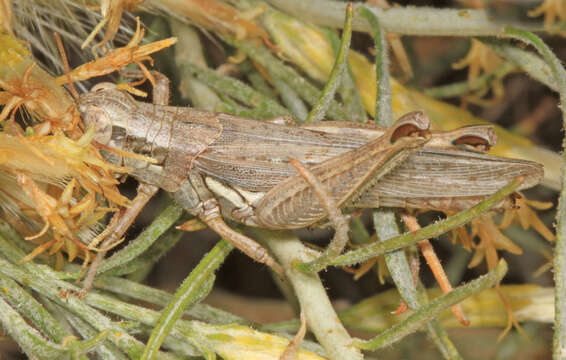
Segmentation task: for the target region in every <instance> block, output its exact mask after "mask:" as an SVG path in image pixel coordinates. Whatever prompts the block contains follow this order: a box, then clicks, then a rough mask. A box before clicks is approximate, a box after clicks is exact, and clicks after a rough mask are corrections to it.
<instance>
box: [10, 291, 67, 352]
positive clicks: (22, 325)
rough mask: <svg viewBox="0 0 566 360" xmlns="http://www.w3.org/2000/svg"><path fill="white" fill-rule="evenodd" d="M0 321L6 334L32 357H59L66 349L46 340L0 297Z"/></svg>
mask: <svg viewBox="0 0 566 360" xmlns="http://www.w3.org/2000/svg"><path fill="white" fill-rule="evenodd" d="M0 314H2V316H0V323H1V324H2V328H3V329H6V330H7V332H8V334H10V336H11V337H12V338H13V339H14V340H15V341H16V342H17V343H18V345H19V346H21V347H22V349H23V350H24V352H25V353H26V354H27V355H28V356H30V357H31V358H33V357H38V358H39V357H40V358H42V359H61V358H63V357H65V355H66V354H67V353H68V350H66V349H64V348H63V347H62V346H60V345H57V344H55V343H53V342H51V341H47V340H45V339H44V338H43V336H41V334H40V333H39V332H38V331H37V330H36V329H34V328H33V327H31V326H29V325H28V324H27V323H26V321H25V320H24V318H23V317H21V316H20V314H19V313H18V312H17V311H16V310H15V309H14V308H12V307H11V306H10V305H9V304H8V303H7V302H6V301H4V299H3V298H2V297H0Z"/></svg>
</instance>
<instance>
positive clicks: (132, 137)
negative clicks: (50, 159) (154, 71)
mask: <svg viewBox="0 0 566 360" xmlns="http://www.w3.org/2000/svg"><path fill="white" fill-rule="evenodd" d="M80 105H81V110H82V112H83V115H84V117H85V122H86V123H87V124H88V123H93V124H95V126H97V140H98V141H100V142H102V143H105V144H107V145H109V146H112V147H115V148H119V149H122V150H125V151H129V152H133V153H138V154H143V155H147V156H149V157H152V158H154V159H155V160H157V164H149V163H147V162H145V161H142V160H135V159H130V158H127V157H120V156H117V155H115V154H110V153H109V154H108V157H109V159H110V160H111V161H113V162H115V163H119V164H122V165H125V166H128V167H131V168H132V169H133V170H132V173H131V174H132V175H133V176H134V177H136V178H138V179H139V180H141V181H143V182H146V183H149V184H153V185H156V186H159V187H161V188H163V189H165V190H167V191H169V192H173V193H175V194H176V198H177V200H178V201H179V202H180V203H181V204H183V205H184V206H185V207H188V208H189V210H191V208H194V207H197V206H198V203H199V202H200V201H203V200H205V199H207V198H209V197H215V198H217V199H218V202H219V203H220V205H221V206H220V208H221V210H222V214H223V215H224V216H227V217H230V218H233V219H236V220H238V221H241V222H244V223H246V224H248V225H254V226H261V227H266V228H271V229H282V228H299V227H304V226H307V225H310V224H312V223H314V222H316V221H318V220H320V218H322V217H324V211H323V210H322V205H321V204H320V203H319V201H318V200H317V199H316V197H315V196H313V195H312V191H310V190H309V186H308V184H307V183H306V182H305V181H304V180H303V179H302V177H301V176H300V175H298V174H297V172H296V170H295V168H294V167H293V166H291V165H290V164H289V159H290V158H295V159H297V160H299V161H301V162H302V163H304V164H305V165H306V166H308V167H310V168H311V169H312V170H313V172H314V173H315V175H316V176H317V177H319V178H320V179H321V181H322V183H323V184H325V185H326V186H327V187H328V189H329V191H330V194H331V196H333V197H334V198H335V199H336V200H337V201H338V204H339V205H340V206H348V207H379V206H391V207H414V208H425V209H437V210H452V211H457V210H461V209H462V208H466V207H469V206H472V205H473V204H475V203H477V202H479V201H480V200H481V199H482V198H483V197H485V196H487V195H490V194H492V193H494V192H495V191H497V190H498V189H499V188H501V187H502V186H503V185H505V184H506V183H508V182H509V181H511V180H512V179H513V178H515V177H517V176H520V175H522V176H525V177H526V180H525V182H524V183H523V186H522V188H528V187H531V186H533V185H535V184H537V183H538V182H539V181H540V179H541V177H542V174H543V172H542V167H541V166H540V165H539V164H536V163H533V162H529V161H523V160H513V159H504V158H497V157H492V156H487V155H483V154H480V153H477V152H473V151H470V150H474V151H477V150H478V149H479V150H480V151H481V150H485V149H488V148H489V146H491V145H493V144H494V142H495V136H494V133H493V132H492V130H491V128H489V127H486V126H477V127H469V128H461V129H457V130H455V131H452V132H438V133H434V132H433V133H432V135H431V136H429V137H428V138H418V137H401V138H400V139H399V140H397V141H394V142H393V143H391V142H389V141H385V138H384V141H382V142H375V141H374V140H375V139H379V138H380V137H383V136H384V135H385V136H386V137H387V136H389V137H390V136H391V134H387V129H383V128H380V127H377V126H372V125H368V124H353V123H339V122H323V123H320V124H314V125H309V126H303V127H297V126H286V125H279V124H274V123H271V122H260V121H256V120H252V119H245V118H241V117H237V116H232V115H228V114H222V113H212V112H207V111H201V110H196V109H192V108H181V107H171V106H157V105H152V104H146V103H140V102H137V101H135V100H134V99H132V98H131V96H129V95H128V94H125V93H123V92H120V91H117V90H105V91H101V92H95V93H90V94H85V95H83V96H82V97H81V100H80ZM101 111H103V112H105V113H107V114H109V116H108V118H109V119H112V121H111V122H106V123H105V122H104V121H101V120H100V119H101V114H100V113H99V112H101ZM417 115H418V113H417ZM417 115H415V114H412V115H410V116H407V119H406V120H405V121H406V122H407V123H408V124H409V125H410V126H412V128H413V130H414V129H418V130H426V128H427V127H428V123H426V121H425V122H423V121H422V119H421V123H418V121H417V122H416V123H415V116H417ZM417 117H418V116H417ZM101 124H105V125H101ZM402 126H403V124H397V128H398V129H400V128H401V127H402ZM372 141H374V143H373V144H372ZM355 163H357V165H354V164H355ZM321 164H323V165H321ZM377 167H381V168H382V169H381V170H376V169H372V168H377ZM364 174H365V175H364ZM189 183H190V185H189ZM183 186H185V187H187V186H189V187H191V188H192V191H191V190H187V189H181V188H182V187H183ZM274 189H275V191H276V192H278V194H275V196H274V195H273V192H274ZM195 194H196V198H195ZM266 195H268V196H266ZM258 209H260V210H259V211H258ZM300 209H307V210H306V211H300Z"/></svg>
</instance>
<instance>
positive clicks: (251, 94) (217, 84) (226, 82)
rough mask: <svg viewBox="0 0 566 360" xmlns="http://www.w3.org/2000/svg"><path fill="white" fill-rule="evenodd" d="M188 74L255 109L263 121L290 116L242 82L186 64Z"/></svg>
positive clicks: (287, 112)
mask: <svg viewBox="0 0 566 360" xmlns="http://www.w3.org/2000/svg"><path fill="white" fill-rule="evenodd" d="M183 66H184V69H185V71H186V73H187V74H188V75H190V76H192V77H194V78H195V79H197V80H199V81H201V82H203V83H204V84H207V85H208V86H210V87H211V88H213V89H214V90H216V91H217V92H218V93H220V94H225V95H228V96H230V97H232V98H234V99H236V100H238V101H240V102H242V103H243V104H246V105H248V106H250V107H252V108H254V109H255V110H256V111H257V112H259V115H261V118H262V119H270V118H273V117H277V116H281V115H289V111H288V110H287V109H285V108H284V107H282V106H281V105H279V103H277V102H276V101H275V100H273V99H271V98H269V97H268V96H265V95H263V94H262V93H260V92H259V91H256V90H254V89H252V88H251V87H249V86H248V85H246V84H244V83H243V82H241V81H240V80H237V79H234V78H231V77H229V76H223V75H220V74H219V73H217V72H216V71H214V70H210V69H208V68H205V67H202V66H198V65H195V64H191V63H189V62H186V63H185V64H184V65H183Z"/></svg>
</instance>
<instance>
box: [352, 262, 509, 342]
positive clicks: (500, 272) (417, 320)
mask: <svg viewBox="0 0 566 360" xmlns="http://www.w3.org/2000/svg"><path fill="white" fill-rule="evenodd" d="M506 273H507V263H506V262H505V260H501V261H499V263H498V264H497V266H496V267H495V269H493V270H492V271H490V272H489V273H487V274H486V275H484V276H482V277H480V278H478V279H475V280H472V281H470V282H469V283H468V284H465V285H462V286H459V287H457V288H455V289H454V290H452V291H451V292H449V293H447V294H444V295H442V296H440V297H439V298H437V299H436V300H434V301H433V302H431V303H430V304H428V305H426V306H424V307H423V308H422V309H420V310H419V311H418V312H416V313H414V314H412V315H411V316H409V317H408V318H407V319H405V320H404V321H403V322H401V323H399V324H396V325H394V326H392V327H391V328H389V329H387V330H386V331H384V332H383V333H382V334H380V335H378V336H376V337H375V338H373V339H371V340H368V341H361V340H358V341H356V342H354V345H355V346H357V347H359V348H360V349H363V350H377V349H380V348H383V347H385V346H389V345H391V344H393V343H395V342H397V341H399V340H401V339H402V338H403V337H405V336H407V335H409V334H410V333H412V332H414V331H416V330H418V329H419V328H420V327H422V326H423V325H424V324H426V323H427V322H428V321H430V320H431V319H433V318H434V317H436V316H438V314H440V313H441V312H442V311H444V310H445V309H446V308H448V307H450V306H452V305H454V304H456V303H459V302H461V301H462V300H464V299H465V298H467V297H468V296H470V295H473V294H475V293H478V292H480V291H482V290H484V289H487V288H489V287H492V286H494V285H495V284H496V283H497V282H499V281H500V280H501V279H502V278H503V277H504V276H505V274H506Z"/></svg>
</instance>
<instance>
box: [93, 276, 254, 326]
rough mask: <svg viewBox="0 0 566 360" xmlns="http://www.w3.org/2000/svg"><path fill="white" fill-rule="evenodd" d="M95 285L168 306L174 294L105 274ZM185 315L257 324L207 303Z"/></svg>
mask: <svg viewBox="0 0 566 360" xmlns="http://www.w3.org/2000/svg"><path fill="white" fill-rule="evenodd" d="M95 287H96V288H97V289H101V290H104V291H110V292H113V293H115V294H118V295H122V296H127V297H129V298H131V299H134V300H139V301H145V302H149V303H151V304H154V305H160V306H166V305H167V304H168V303H169V302H171V299H172V297H173V295H172V294H170V293H168V292H166V291H163V290H159V289H154V288H152V287H150V286H147V285H143V284H139V283H137V282H133V281H130V280H127V279H124V278H120V277H106V276H103V277H101V278H100V279H98V280H97V281H96V284H95ZM185 315H187V316H190V317H192V318H194V319H197V320H201V321H205V322H207V323H211V324H229V323H236V324H240V325H247V326H253V325H255V324H253V323H252V322H250V321H248V320H246V319H243V318H241V317H238V316H236V315H232V314H231V313H229V312H227V311H224V310H222V309H217V308H215V307H212V306H210V305H206V304H195V305H194V306H192V307H190V308H189V309H187V310H185Z"/></svg>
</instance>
